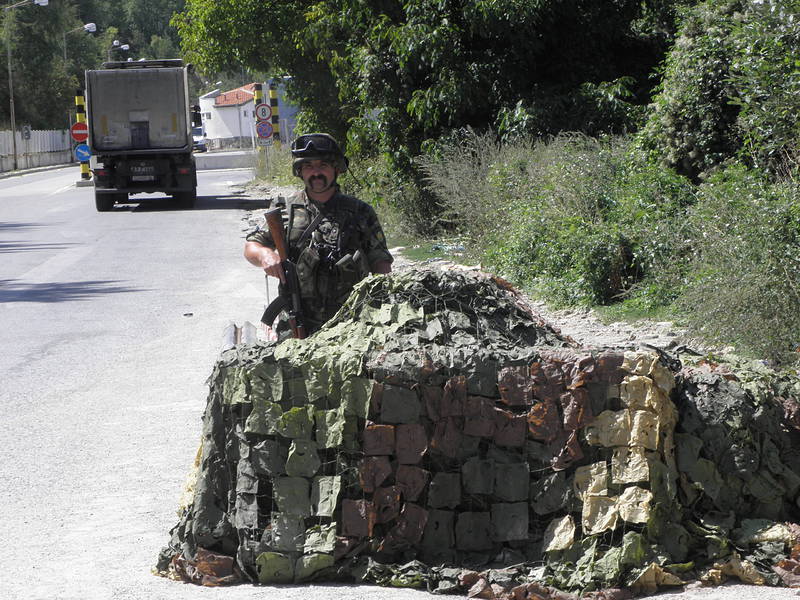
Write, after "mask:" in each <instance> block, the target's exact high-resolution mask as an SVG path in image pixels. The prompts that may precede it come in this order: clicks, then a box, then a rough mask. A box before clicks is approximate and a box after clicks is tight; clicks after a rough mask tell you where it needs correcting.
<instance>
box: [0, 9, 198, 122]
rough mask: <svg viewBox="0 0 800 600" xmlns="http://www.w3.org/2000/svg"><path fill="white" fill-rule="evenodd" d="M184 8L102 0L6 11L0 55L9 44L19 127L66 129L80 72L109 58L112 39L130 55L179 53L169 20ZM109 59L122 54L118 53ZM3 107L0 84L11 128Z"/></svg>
mask: <svg viewBox="0 0 800 600" xmlns="http://www.w3.org/2000/svg"><path fill="white" fill-rule="evenodd" d="M183 5H184V2H183V0H155V1H153V0H121V1H120V2H117V3H114V5H113V6H112V5H111V3H108V2H104V1H102V0H59V1H58V2H50V3H49V4H48V5H47V6H46V7H38V6H33V4H29V5H25V4H23V5H21V6H19V7H17V8H15V9H13V10H9V11H4V12H3V18H4V20H5V21H4V28H3V35H2V36H0V51H2V54H3V56H5V55H6V49H7V45H8V42H9V41H10V43H11V54H12V68H13V72H12V75H13V87H14V100H15V102H14V108H15V121H16V124H17V126H18V127H19V126H20V125H22V124H30V125H31V126H32V127H33V128H35V129H57V128H59V129H66V128H67V127H69V125H70V122H71V120H72V119H74V107H75V91H76V90H77V89H79V88H82V87H83V85H84V81H83V80H84V71H85V70H86V69H93V68H98V67H99V66H100V64H101V63H102V62H104V61H105V60H107V59H108V52H109V49H110V48H111V44H112V42H113V40H114V39H119V40H121V41H122V42H123V43H127V44H129V45H130V46H131V51H130V55H131V56H132V57H135V58H175V57H176V56H178V37H177V32H176V31H175V30H174V29H171V28H170V27H169V19H170V16H171V15H172V14H173V13H174V12H175V11H180V10H182V9H183ZM88 22H92V23H95V25H96V28H97V31H96V33H87V32H86V31H85V30H84V29H83V25H84V24H85V23H88ZM6 26H7V27H8V29H6ZM112 58H114V59H118V60H119V59H124V58H125V55H124V54H123V53H122V52H121V51H119V50H117V51H114V54H113V55H112ZM0 78H2V80H3V81H7V80H8V69H7V61H5V60H3V61H0ZM8 109H9V98H8V86H5V85H4V86H0V126H5V127H7V126H8V125H9V124H10V115H9V110H8ZM70 113H73V115H72V116H70Z"/></svg>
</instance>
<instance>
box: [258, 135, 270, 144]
mask: <svg viewBox="0 0 800 600" xmlns="http://www.w3.org/2000/svg"><path fill="white" fill-rule="evenodd" d="M256 142H257V143H258V145H259V146H272V138H271V137H265V138H262V137H260V138H256Z"/></svg>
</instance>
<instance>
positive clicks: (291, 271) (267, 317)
mask: <svg viewBox="0 0 800 600" xmlns="http://www.w3.org/2000/svg"><path fill="white" fill-rule="evenodd" d="M264 216H265V217H266V219H267V227H269V233H270V235H271V236H272V241H273V243H274V244H275V251H276V252H277V253H278V256H279V257H280V259H281V267H282V268H283V282H281V283H279V284H278V297H277V298H275V300H273V301H272V302H271V303H270V305H269V306H267V309H266V310H265V311H264V314H263V315H262V316H261V322H262V323H264V324H266V325H267V326H269V327H272V324H273V323H274V322H275V319H276V318H277V316H278V315H279V314H280V312H281V311H283V310H285V311H286V312H287V313H288V315H289V327H291V329H292V337H295V338H297V339H300V340H302V339H303V338H305V337H306V326H305V322H304V319H303V307H302V305H301V304H300V282H299V280H298V279H297V269H296V267H295V264H294V263H293V262H292V261H290V260H289V249H288V248H287V245H286V237H285V235H284V232H283V219H282V218H281V209H280V208H272V209H270V210H268V211H267V212H266V213H265V215H264Z"/></svg>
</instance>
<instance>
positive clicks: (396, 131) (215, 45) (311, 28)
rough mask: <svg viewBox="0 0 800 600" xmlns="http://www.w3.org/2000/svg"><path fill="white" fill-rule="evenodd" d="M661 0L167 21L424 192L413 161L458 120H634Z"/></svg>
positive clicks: (270, 6) (288, 10)
mask: <svg viewBox="0 0 800 600" xmlns="http://www.w3.org/2000/svg"><path fill="white" fill-rule="evenodd" d="M664 4H669V3H668V2H663V1H661V2H657V1H655V0H650V1H647V2H644V3H643V2H641V1H640V0H618V1H616V2H607V1H601V0H569V1H556V0H541V1H538V2H522V1H520V0H491V1H490V0H466V1H464V0H458V1H456V0H408V1H406V2H400V1H398V0H379V1H374V2H366V1H364V0H319V1H316V2H310V1H306V2H288V1H286V0H269V1H266V2H261V1H255V0H187V3H186V8H185V10H184V12H183V13H182V14H181V15H180V16H179V17H176V19H175V21H174V22H175V23H176V25H177V27H178V29H179V31H180V34H181V39H182V47H183V49H184V51H185V52H186V54H187V56H190V57H191V60H192V61H193V62H195V63H197V64H198V65H199V66H200V68H201V70H203V71H206V72H208V71H213V70H221V69H222V68H223V67H225V66H230V65H235V64H244V65H248V66H250V67H255V68H258V69H260V70H263V71H265V72H268V73H271V74H274V75H284V74H286V75H290V76H291V77H292V80H291V84H290V86H289V92H290V94H291V95H292V96H293V98H294V99H295V101H296V102H297V103H298V104H299V105H300V106H301V108H303V109H304V113H303V118H302V119H301V122H302V123H303V125H304V126H306V127H308V128H311V127H320V128H325V129H328V130H331V131H333V132H334V133H336V134H338V135H340V136H341V135H342V134H343V133H346V134H347V138H348V142H349V144H348V145H349V148H350V150H351V151H360V152H364V153H370V152H375V151H378V152H383V153H385V154H386V155H387V156H388V157H389V159H390V163H391V165H392V166H393V168H394V170H395V172H396V173H400V174H402V175H403V176H404V177H405V179H407V180H408V179H410V180H411V181H414V182H416V183H417V184H418V185H417V187H419V184H421V182H422V180H421V174H420V173H419V172H417V170H416V168H415V166H414V161H413V157H414V156H416V155H418V154H419V153H421V152H424V151H435V147H436V143H437V141H438V140H440V139H442V138H443V136H445V137H446V136H447V135H448V132H450V131H453V130H456V129H459V128H462V127H465V126H471V127H474V128H476V129H479V130H480V129H487V128H490V127H495V128H500V129H504V128H505V129H506V130H507V131H509V132H511V131H515V132H520V133H525V134H534V135H547V134H552V133H556V132H558V131H561V130H565V129H570V130H580V131H586V132H590V133H596V132H601V131H618V130H622V129H625V128H628V127H631V126H632V125H633V123H634V122H635V119H636V117H637V114H638V111H637V110H636V109H635V106H636V105H637V104H639V105H643V104H644V103H645V102H646V101H647V99H648V98H649V87H650V85H651V83H650V81H649V80H648V73H649V72H650V71H651V69H652V67H653V66H654V65H655V64H657V62H658V61H659V60H660V57H661V50H662V48H663V44H664V43H665V39H666V37H667V34H666V33H663V34H662V35H660V36H659V35H655V34H653V32H652V31H650V30H649V29H648V27H649V25H647V23H649V22H653V23H655V22H658V23H660V24H663V23H664V22H665V21H667V20H668V17H667V16H666V15H668V13H669V11H668V10H666V9H665V8H664V7H663V6H662V5H664ZM643 7H650V8H651V9H652V10H650V12H649V13H647V14H645V13H646V11H644V10H643ZM656 9H658V10H656ZM648 15H649V16H650V21H648V20H647V19H646V18H645V17H646V16H648ZM653 15H656V16H653ZM656 17H657V18H656ZM516 117H519V118H516ZM420 198H421V202H422V203H423V204H426V205H427V203H429V201H430V197H428V196H425V195H424V194H423V196H421V197H420ZM422 220H423V221H425V220H426V219H424V218H423V219H422Z"/></svg>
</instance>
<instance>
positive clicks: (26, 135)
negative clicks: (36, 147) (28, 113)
mask: <svg viewBox="0 0 800 600" xmlns="http://www.w3.org/2000/svg"><path fill="white" fill-rule="evenodd" d="M22 139H23V140H29V139H31V126H30V125H23V126H22Z"/></svg>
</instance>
